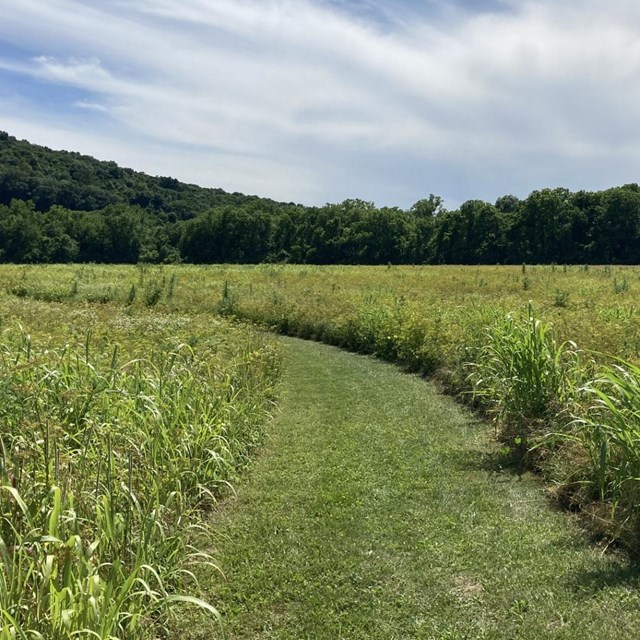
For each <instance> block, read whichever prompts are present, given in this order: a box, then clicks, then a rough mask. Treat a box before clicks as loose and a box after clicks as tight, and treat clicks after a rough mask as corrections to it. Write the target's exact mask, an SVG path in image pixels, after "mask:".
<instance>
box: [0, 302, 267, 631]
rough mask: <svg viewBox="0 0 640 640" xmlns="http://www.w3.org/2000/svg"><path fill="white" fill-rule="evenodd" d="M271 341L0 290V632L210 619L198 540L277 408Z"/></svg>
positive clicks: (153, 627)
mask: <svg viewBox="0 0 640 640" xmlns="http://www.w3.org/2000/svg"><path fill="white" fill-rule="evenodd" d="M278 370H279V355H278V349H277V347H276V345H275V343H274V341H273V340H271V339H269V337H268V336H266V335H259V334H257V333H256V332H255V331H253V330H251V329H249V328H243V327H240V326H233V325H231V324H230V323H229V322H227V321H225V320H222V319H219V318H214V317H212V316H205V315H188V314H186V313H166V312H163V311H159V310H155V311H154V310H149V309H147V308H144V309H141V310H140V311H134V310H132V309H128V310H125V309H124V308H122V307H117V306H107V305H87V304H85V303H74V302H71V301H67V302H65V303H58V302H42V301H37V300H33V299H29V298H25V297H22V298H20V297H18V298H16V297H14V296H11V295H2V296H0V424H1V425H2V441H1V445H2V449H1V451H0V453H1V457H0V638H2V639H3V640H14V639H15V638H22V639H26V638H29V640H31V639H33V638H41V639H43V640H62V639H68V638H77V637H83V638H90V637H96V638H103V639H105V640H106V639H107V638H127V639H134V638H157V637H158V634H159V633H160V632H161V631H162V630H163V629H164V628H166V626H167V624H169V622H170V620H171V619H172V618H173V617H174V616H176V615H178V613H179V612H180V611H182V609H183V608H184V607H185V606H187V605H196V606H198V607H200V608H202V609H203V610H205V611H206V612H207V615H209V616H210V617H212V618H215V617H216V616H217V612H216V611H215V609H214V608H213V607H212V606H211V604H209V603H206V602H205V601H203V600H201V599H197V594H198V593H199V590H198V588H197V585H196V583H195V582H194V579H193V578H192V573H191V572H192V569H193V567H194V565H198V564H205V565H207V566H210V567H211V566H212V565H213V563H214V562H215V560H214V559H213V558H211V557H210V556H208V555H207V554H204V553H202V552H201V551H200V550H198V549H195V548H193V547H191V546H190V545H189V542H188V541H189V538H190V535H191V533H190V532H193V531H195V530H202V529H203V527H205V526H206V525H205V520H204V519H203V518H202V515H203V513H204V511H205V510H207V509H209V508H210V507H211V506H212V505H213V504H214V503H215V501H216V500H217V499H218V498H219V497H220V496H221V495H223V494H225V493H227V487H228V485H229V483H230V482H233V481H235V479H236V477H237V473H238V471H239V470H241V469H242V468H243V467H245V466H246V464H247V461H248V460H249V458H250V456H251V454H252V451H253V450H254V448H255V446H256V445H257V444H258V443H259V442H260V441H261V440H262V432H263V428H264V426H265V423H266V422H267V420H268V418H269V415H270V413H271V411H272V408H273V399H274V395H273V393H274V384H275V382H276V379H277V376H278Z"/></svg>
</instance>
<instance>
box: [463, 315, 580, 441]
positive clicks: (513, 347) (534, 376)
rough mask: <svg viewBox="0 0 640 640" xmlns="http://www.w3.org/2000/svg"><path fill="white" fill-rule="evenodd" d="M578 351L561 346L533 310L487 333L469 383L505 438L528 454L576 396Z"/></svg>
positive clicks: (499, 321)
mask: <svg viewBox="0 0 640 640" xmlns="http://www.w3.org/2000/svg"><path fill="white" fill-rule="evenodd" d="M576 363H577V350H576V346H575V344H573V343H564V344H560V345H559V344H557V342H556V340H555V338H554V336H553V333H552V330H551V327H550V325H548V324H545V323H543V322H541V321H540V320H538V319H537V318H536V317H535V315H534V314H533V311H532V309H531V307H529V309H528V313H527V314H526V315H525V316H524V317H522V318H519V317H516V316H514V315H513V314H509V315H507V316H506V317H503V318H497V319H496V320H495V322H494V323H492V324H491V325H490V326H489V327H488V328H487V330H486V340H485V344H484V346H483V347H482V348H481V349H480V350H479V352H478V353H477V354H476V359H475V361H474V362H471V363H469V367H470V368H471V374H470V380H471V382H472V385H473V396H474V398H476V399H479V400H480V401H481V402H482V404H483V405H485V406H486V407H487V410H488V411H489V412H490V413H491V414H492V415H493V416H494V419H495V421H496V425H497V426H498V427H499V429H500V430H501V436H502V438H504V439H506V440H508V441H510V442H515V443H516V444H517V445H519V446H520V448H522V449H524V450H525V451H526V450H527V449H528V447H529V444H530V438H531V436H534V435H535V436H539V435H540V433H541V432H542V433H544V432H545V431H546V430H548V429H549V426H550V424H551V423H553V422H554V421H555V420H556V419H557V416H558V413H559V412H561V411H562V410H563V408H565V407H566V406H567V405H569V404H570V402H571V400H572V398H573V396H574V395H575V386H576V380H575V378H576V373H575V372H576Z"/></svg>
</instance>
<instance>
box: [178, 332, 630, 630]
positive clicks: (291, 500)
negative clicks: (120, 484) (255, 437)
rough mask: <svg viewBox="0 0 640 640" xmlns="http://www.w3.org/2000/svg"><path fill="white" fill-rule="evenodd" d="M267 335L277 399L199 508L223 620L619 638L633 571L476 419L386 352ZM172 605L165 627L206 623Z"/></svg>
mask: <svg viewBox="0 0 640 640" xmlns="http://www.w3.org/2000/svg"><path fill="white" fill-rule="evenodd" d="M284 347H285V350H286V360H287V366H286V368H285V369H284V376H283V381H282V396H281V407H282V412H281V413H280V414H279V415H278V417H277V418H276V420H275V421H274V423H273V424H272V426H271V428H270V437H269V441H268V443H267V444H266V446H265V448H264V449H263V452H262V454H261V455H260V456H259V457H258V459H257V460H256V463H255V464H254V465H253V466H252V468H251V472H250V473H249V474H247V475H246V476H245V477H244V478H243V479H242V481H241V483H240V484H239V486H238V497H237V499H232V500H229V501H228V502H227V503H226V504H224V505H220V507H219V508H218V510H217V511H216V512H215V513H214V516H213V517H214V521H215V532H214V543H213V549H214V554H215V556H216V557H217V558H219V560H220V563H221V565H222V566H223V567H224V571H225V576H226V579H225V578H222V576H221V575H220V574H219V573H214V572H210V571H206V570H205V571H201V572H199V576H200V583H201V587H202V589H203V593H204V594H205V596H206V597H207V599H209V600H211V601H212V602H216V604H217V605H218V606H219V608H220V612H221V615H222V616H223V620H224V626H225V631H226V633H227V637H228V638H247V639H248V638H265V639H266V638H271V639H275V638H278V639H279V640H299V639H300V638H316V639H318V640H334V639H336V638H349V639H350V640H368V639H369V638H376V640H392V639H397V638H402V639H403V640H405V639H406V640H410V639H416V640H417V639H421V640H425V639H430V640H431V639H433V640H436V639H437V640H447V639H449V640H459V639H461V638H473V639H474V640H475V639H478V640H480V639H486V640H488V639H491V640H512V639H513V638H518V639H519V640H538V639H539V638H554V639H560V638H561V639H563V640H577V639H579V638H585V637H587V638H599V639H602V640H633V639H634V638H636V636H637V629H638V624H639V623H640V606H639V605H640V589H638V587H640V579H639V572H638V571H637V570H633V569H630V568H629V565H628V562H627V561H626V558H625V557H624V554H621V553H615V552H614V553H607V554H603V553H602V550H601V549H599V548H598V547H596V546H595V545H590V544H588V541H587V540H586V539H585V536H584V535H583V533H582V532H581V531H580V529H579V528H578V527H577V526H575V525H576V522H575V519H573V518H571V517H567V515H566V514H565V513H561V512H560V511H559V510H553V509H549V508H548V505H547V503H546V501H545V499H544V495H543V493H542V492H541V489H540V483H539V482H536V480H535V479H534V478H533V477H532V476H529V475H526V474H525V475H523V476H520V475H517V474H515V473H511V472H510V471H509V470H508V469H507V468H504V467H502V468H501V466H500V463H502V462H504V460H503V458H502V457H501V455H500V452H499V450H498V447H497V446H496V444H495V442H494V441H493V438H492V434H491V431H490V430H487V428H486V425H485V424H483V423H481V422H479V421H477V420H475V419H474V418H473V416H472V415H471V414H470V413H469V412H468V411H465V410H464V409H461V408H460V406H457V405H456V404H455V403H454V402H453V401H452V400H451V399H450V398H446V397H443V396H442V395H440V394H438V393H437V392H436V390H435V389H434V387H433V385H430V384H428V383H426V382H425V381H424V380H422V379H421V378H420V377H418V376H410V375H406V374H403V373H402V372H400V371H399V370H398V369H397V368H396V367H393V366H389V365H388V364H386V363H383V362H378V361H376V360H374V359H372V358H362V357H354V356H353V355H351V354H348V353H344V352H343V351H340V350H337V349H331V348H327V347H325V346H324V345H319V344H315V343H311V342H308V341H300V340H293V339H287V340H286V341H285V345H284ZM206 542H207V543H208V544H211V541H210V540H207V541H206ZM185 613H186V617H185V618H184V619H182V620H181V621H180V625H179V629H178V630H177V631H176V632H175V634H174V636H175V637H180V638H185V639H187V638H188V639H189V640H210V639H211V638H219V637H220V631H219V629H216V628H215V626H214V625H212V623H211V622H209V621H207V620H206V619H204V617H203V616H202V615H200V614H199V612H198V611H197V609H190V610H189V611H187V612H185Z"/></svg>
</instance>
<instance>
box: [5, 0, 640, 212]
mask: <svg viewBox="0 0 640 640" xmlns="http://www.w3.org/2000/svg"><path fill="white" fill-rule="evenodd" d="M0 15H2V16H3V19H2V21H0V80H1V81H2V84H3V86H4V87H5V91H3V93H2V94H0V128H2V129H6V130H8V131H9V132H10V133H12V134H13V135H16V136H18V137H26V138H28V139H30V140H31V141H33V142H36V143H40V144H46V145H48V146H51V147H54V148H67V149H71V150H75V151H80V152H83V153H89V154H92V155H96V156H98V157H101V158H103V159H114V160H116V161H117V162H119V163H121V164H124V165H126V166H132V167H133V168H136V169H139V170H144V171H147V172H150V173H152V174H162V175H174V176H176V177H178V178H180V179H182V180H187V181H190V182H197V183H199V184H203V185H207V186H219V187H222V188H224V189H227V190H229V191H242V192H245V193H257V194H259V195H264V196H270V197H273V198H277V199H280V200H285V201H290V200H294V201H300V202H304V203H307V204H321V203H323V202H325V201H338V200H342V199H344V198H347V197H360V198H364V199H367V200H374V201H376V202H377V203H378V204H397V205H400V206H403V207H408V206H409V205H410V204H411V203H412V202H414V201H415V200H418V199H419V198H421V197H424V196H426V195H428V194H429V193H432V192H433V193H436V194H439V195H442V196H444V197H445V198H446V200H447V202H448V203H449V204H452V205H455V204H458V203H460V202H462V201H464V200H466V199H468V198H475V197H478V198H483V199H488V200H494V199H495V198H496V197H498V196H499V195H502V194H505V193H515V194H516V195H519V196H524V195H526V194H527V193H528V192H529V191H531V190H532V189H534V188H539V187H543V186H559V185H561V186H567V187H569V188H572V189H579V188H587V189H596V188H604V187H607V186H613V185H616V184H622V183H625V182H633V181H638V180H639V174H640V171H639V170H640V127H639V126H638V125H639V124H640V122H639V119H640V82H639V81H640V39H639V38H638V34H639V33H640V6H639V5H637V3H635V2H633V1H632V0H609V1H608V2H604V1H603V0H580V1H578V0H566V1H565V2H562V3H557V2H552V1H551V0H520V1H516V0H503V1H498V0H494V1H493V2H473V3H470V2H466V3H465V2H462V1H460V2H459V3H453V2H444V0H442V1H438V0H431V1H428V0H423V1H421V2H420V1H418V0H414V1H413V2H411V1H409V0H401V1H399V2H391V1H388V2H382V1H381V0H358V1H356V0H351V1H348V0H333V1H331V2H330V1H329V0H181V1H180V2H178V0H126V1H125V0H103V1H102V2H100V3H99V4H98V3H89V2H86V1H80V0H21V1H20V2H19V3H18V2H15V0H11V1H9V0H0Z"/></svg>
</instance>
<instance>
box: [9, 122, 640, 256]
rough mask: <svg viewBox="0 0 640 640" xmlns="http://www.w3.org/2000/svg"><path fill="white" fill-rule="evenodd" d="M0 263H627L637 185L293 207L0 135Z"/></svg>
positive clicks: (639, 200)
mask: <svg viewBox="0 0 640 640" xmlns="http://www.w3.org/2000/svg"><path fill="white" fill-rule="evenodd" d="M0 261H1V262H18V263H22V262H44V263H48V262H109V263H135V262H179V261H183V262H194V263H220V262H238V263H239V262H245V263H256V262H269V261H270V262H294V263H314V264H340V263H344V264H386V263H389V262H390V263H394V264H502V263H511V264H514V263H515V264H518V263H522V262H527V263H553V262H555V263H592V264H598V263H619V264H631V263H638V262H640V187H638V185H637V184H629V185H625V186H622V187H615V188H612V189H608V190H605V191H596V192H589V191H578V192H570V191H569V190H567V189H562V188H556V189H542V190H539V191H534V192H533V193H531V194H530V195H529V196H528V197H527V198H526V199H519V198H517V197H515V196H512V195H506V196H503V197H501V198H498V200H497V201H496V202H495V203H494V204H491V203H488V202H483V201H481V200H469V201H467V202H465V203H464V204H462V205H461V206H460V208H459V209H456V210H453V211H448V210H446V209H445V208H444V207H443V204H442V200H441V199H440V198H439V197H438V196H434V195H430V196H429V197H428V198H425V199H423V200H419V201H418V202H416V203H415V204H414V205H413V206H412V207H411V208H410V209H408V210H403V209H400V208H397V207H376V206H375V205H374V204H373V203H371V202H365V201H363V200H346V201H344V202H342V203H340V204H327V205H325V206H324V207H306V206H302V205H299V204H294V203H282V202H275V201H273V200H269V199H266V198H259V197H256V196H246V195H243V194H240V193H227V192H225V191H223V190H222V189H207V188H202V187H198V186H196V185H192V184H185V183H183V182H179V181H178V180H176V179H174V178H170V177H151V176H148V175H146V174H144V173H140V172H136V171H133V170H132V169H125V168H122V167H119V166H118V165H117V164H116V163H114V162H102V161H99V160H96V159H94V158H91V157H89V156H83V155H80V154H78V153H71V152H67V151H52V150H51V149H48V148H47V147H41V146H37V145H33V144H30V143H29V142H27V141H24V140H23V141H20V140H17V139H16V138H14V137H12V136H10V135H9V134H8V133H5V132H0Z"/></svg>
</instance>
